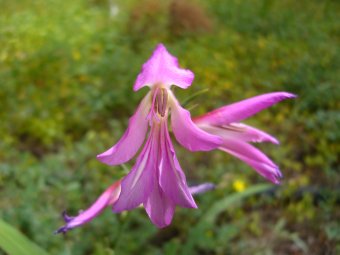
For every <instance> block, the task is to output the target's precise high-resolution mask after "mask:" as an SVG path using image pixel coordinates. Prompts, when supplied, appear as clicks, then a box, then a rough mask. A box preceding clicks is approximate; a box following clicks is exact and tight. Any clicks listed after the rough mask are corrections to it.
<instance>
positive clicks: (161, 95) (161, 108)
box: [154, 88, 168, 117]
mask: <svg viewBox="0 0 340 255" xmlns="http://www.w3.org/2000/svg"><path fill="white" fill-rule="evenodd" d="M156 93H157V95H156V102H155V105H154V107H155V108H154V110H155V112H157V113H158V114H159V115H161V117H164V116H165V113H166V110H167V104H168V91H167V89H165V88H161V89H159V90H157V91H156Z"/></svg>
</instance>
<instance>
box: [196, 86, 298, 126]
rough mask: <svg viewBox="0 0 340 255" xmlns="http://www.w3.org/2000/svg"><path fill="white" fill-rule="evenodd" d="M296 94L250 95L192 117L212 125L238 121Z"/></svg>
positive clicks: (197, 121) (199, 121)
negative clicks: (247, 97)
mask: <svg viewBox="0 0 340 255" xmlns="http://www.w3.org/2000/svg"><path fill="white" fill-rule="evenodd" d="M294 97H296V95H294V94H291V93H287V92H274V93H267V94H263V95H260V96H256V97H252V98H249V99H246V100H243V101H240V102H237V103H234V104H231V105H226V106H223V107H221V108H218V109H216V110H213V111H211V112H208V113H206V114H204V115H202V116H199V117H197V118H195V119H194V122H195V123H196V124H198V123H200V124H204V123H206V124H210V125H214V126H222V125H227V124H230V123H232V122H239V121H241V120H243V119H246V118H248V117H250V116H252V115H254V114H255V113H257V112H259V111H262V110H263V109H265V108H267V107H270V106H272V105H273V104H276V103H278V102H280V101H282V100H285V99H288V98H294Z"/></svg>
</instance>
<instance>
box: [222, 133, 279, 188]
mask: <svg viewBox="0 0 340 255" xmlns="http://www.w3.org/2000/svg"><path fill="white" fill-rule="evenodd" d="M220 150H223V151H226V152H228V153H230V154H232V155H233V156H235V157H237V158H239V159H241V160H242V161H244V162H245V163H246V164H248V165H249V166H251V167H252V168H254V169H255V170H256V171H257V172H258V173H259V174H260V175H262V176H263V177H265V178H266V179H268V180H270V181H271V182H273V183H275V184H279V183H280V181H279V179H280V178H281V177H282V174H281V172H280V170H279V168H278V166H276V165H275V164H274V163H273V162H272V161H271V160H270V159H269V158H268V157H267V156H266V155H265V154H264V153H262V152H261V151H260V150H258V149H256V148H255V147H253V146H252V145H250V144H247V143H244V142H240V141H236V140H232V139H224V143H223V145H222V146H221V147H220Z"/></svg>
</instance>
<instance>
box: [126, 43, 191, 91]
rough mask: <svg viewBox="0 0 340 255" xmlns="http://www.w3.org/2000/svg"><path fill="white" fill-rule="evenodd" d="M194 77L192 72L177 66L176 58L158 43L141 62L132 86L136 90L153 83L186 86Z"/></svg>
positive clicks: (150, 85)
mask: <svg viewBox="0 0 340 255" xmlns="http://www.w3.org/2000/svg"><path fill="white" fill-rule="evenodd" d="M193 79H194V73H193V72H191V71H190V70H187V69H181V68H179V66H178V61H177V58H175V57H174V56H172V55H171V54H170V53H169V52H168V51H167V49H166V48H165V47H164V45H163V44H158V45H157V47H156V49H155V50H154V52H153V54H152V56H151V57H150V58H149V59H148V61H146V62H145V63H144V64H143V67H142V71H141V73H140V74H139V75H138V77H137V80H136V82H135V84H134V86H133V90H134V91H137V90H139V89H140V88H142V87H144V86H149V87H152V86H153V85H154V84H158V83H162V84H164V85H168V86H171V85H176V86H178V87H180V88H183V89H185V88H187V87H189V86H190V85H191V83H192V81H193Z"/></svg>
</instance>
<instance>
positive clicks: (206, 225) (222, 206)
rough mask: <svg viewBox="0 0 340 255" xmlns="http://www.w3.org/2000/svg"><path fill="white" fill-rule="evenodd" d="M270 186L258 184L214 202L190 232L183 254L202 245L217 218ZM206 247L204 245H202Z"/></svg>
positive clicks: (191, 251) (189, 254) (188, 254)
mask: <svg viewBox="0 0 340 255" xmlns="http://www.w3.org/2000/svg"><path fill="white" fill-rule="evenodd" d="M272 187H273V185H272V184H259V185H255V186H252V187H250V188H248V189H246V190H244V191H242V192H237V193H233V194H232V195H229V196H226V197H225V198H223V199H221V200H219V201H217V202H215V203H214V204H213V205H212V206H211V208H210V209H209V210H208V211H207V212H206V213H205V214H204V215H203V216H202V218H201V219H200V220H199V222H198V223H197V224H196V225H195V226H194V227H193V228H192V229H191V230H190V233H189V239H188V240H187V242H186V244H185V246H184V248H183V249H184V252H183V254H187V255H191V254H193V251H194V247H195V246H200V245H202V242H203V240H202V236H204V234H205V233H206V232H207V231H208V230H209V229H212V228H213V226H214V222H215V220H216V218H217V216H218V215H219V214H220V213H221V212H223V211H225V210H228V209H229V208H231V207H232V206H235V204H238V203H239V202H241V201H242V200H243V199H245V198H247V197H250V196H252V195H255V194H257V193H261V192H263V191H266V190H268V189H270V188H272ZM203 244H204V245H205V246H206V243H203Z"/></svg>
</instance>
